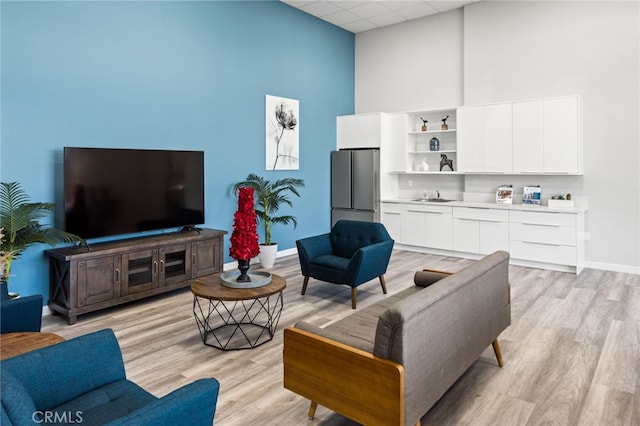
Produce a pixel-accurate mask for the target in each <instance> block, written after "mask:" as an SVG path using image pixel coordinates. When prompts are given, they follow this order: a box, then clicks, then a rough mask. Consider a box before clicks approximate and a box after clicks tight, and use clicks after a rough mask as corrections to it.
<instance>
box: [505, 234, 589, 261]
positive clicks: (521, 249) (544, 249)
mask: <svg viewBox="0 0 640 426" xmlns="http://www.w3.org/2000/svg"><path fill="white" fill-rule="evenodd" d="M510 252H511V257H513V258H514V259H525V260H531V261H535V262H545V263H554V264H558V265H570V266H576V263H577V262H576V259H577V249H576V248H575V247H570V246H562V245H552V244H541V243H532V242H526V241H513V240H512V241H511V245H510Z"/></svg>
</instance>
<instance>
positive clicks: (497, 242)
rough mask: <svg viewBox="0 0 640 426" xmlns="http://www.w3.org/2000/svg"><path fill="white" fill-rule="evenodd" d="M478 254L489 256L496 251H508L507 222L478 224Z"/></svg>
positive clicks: (483, 222)
mask: <svg viewBox="0 0 640 426" xmlns="http://www.w3.org/2000/svg"><path fill="white" fill-rule="evenodd" d="M478 231H479V241H480V245H479V247H478V253H480V254H490V253H493V252H494V251H498V250H507V251H508V250H509V222H489V221H482V222H480V223H479V229H478Z"/></svg>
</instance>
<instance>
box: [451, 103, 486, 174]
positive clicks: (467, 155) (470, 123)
mask: <svg viewBox="0 0 640 426" xmlns="http://www.w3.org/2000/svg"><path fill="white" fill-rule="evenodd" d="M456 116H457V120H458V131H457V134H458V170H459V171H461V172H466V173H481V172H484V144H485V141H484V113H483V107H481V106H479V107H465V108H459V109H458V111H457V113H456Z"/></svg>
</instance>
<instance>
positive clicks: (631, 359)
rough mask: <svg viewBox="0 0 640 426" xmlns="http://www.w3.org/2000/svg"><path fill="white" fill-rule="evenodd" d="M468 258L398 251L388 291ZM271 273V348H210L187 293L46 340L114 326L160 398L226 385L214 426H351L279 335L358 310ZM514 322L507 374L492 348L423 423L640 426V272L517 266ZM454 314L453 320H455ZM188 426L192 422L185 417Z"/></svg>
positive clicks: (141, 378) (341, 294)
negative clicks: (301, 384)
mask: <svg viewBox="0 0 640 426" xmlns="http://www.w3.org/2000/svg"><path fill="white" fill-rule="evenodd" d="M470 262H471V261H470V260H467V259H459V258H454V257H442V256H435V255H428V254H421V253H412V252H406V251H394V253H393V255H392V258H391V263H390V266H389V270H388V272H387V274H386V282H387V287H388V289H389V293H390V294H393V293H396V292H399V291H401V290H402V289H404V288H407V287H408V286H410V285H412V279H413V273H414V272H415V271H416V270H419V269H421V268H424V267H429V268H433V269H441V270H447V271H457V270H459V269H461V268H463V267H464V266H465V265H468V264H469V263H470ZM271 272H273V273H276V274H279V275H282V276H284V277H285V278H286V280H287V288H286V289H285V292H284V310H283V312H282V316H281V318H280V323H279V326H278V329H277V332H276V335H275V337H274V339H273V340H272V341H271V342H269V343H267V344H265V345H262V346H260V347H258V348H256V349H252V350H243V351H230V352H222V351H219V350H217V349H214V348H211V347H206V346H204V345H203V343H202V340H201V338H200V335H199V334H198V330H197V328H196V323H195V320H194V318H193V312H192V300H193V296H192V294H191V292H190V291H189V290H188V289H184V290H180V291H177V292H174V293H171V294H168V295H163V296H157V297H155V298H153V299H151V300H147V301H142V302H134V303H131V304H128V305H124V306H121V307H117V308H113V309H110V310H107V311H102V312H97V313H92V314H87V315H83V316H80V317H79V318H78V322H77V323H76V324H75V325H72V326H69V325H67V324H66V322H65V321H64V320H63V319H61V318H58V317H49V316H47V317H45V318H44V320H43V328H42V331H46V332H53V333H57V334H59V335H61V336H63V337H65V338H67V339H68V338H72V337H75V336H78V335H81V334H85V333H88V332H91V331H94V330H99V329H102V328H107V327H109V328H112V329H113V330H114V331H115V333H116V335H117V337H118V340H119V342H120V345H121V347H122V351H123V355H124V360H125V366H126V371H127V375H128V377H129V378H130V379H131V380H133V381H135V382H136V383H138V384H140V385H141V386H143V387H144V388H145V389H147V390H148V391H150V392H152V393H153V394H155V395H156V396H162V395H164V394H166V393H168V392H170V391H172V390H174V389H176V388H177V387H179V386H181V385H183V384H185V383H188V382H191V381H193V380H195V379H197V378H201V377H215V378H217V379H218V380H219V381H220V383H221V391H220V396H219V399H218V405H217V412H216V417H215V424H216V425H218V426H228V425H258V424H259V425H313V424H318V425H352V424H353V422H351V421H349V420H347V419H345V418H343V417H341V416H340V415H337V414H335V413H333V412H331V411H329V410H328V409H326V408H324V407H321V406H319V407H318V410H317V412H316V418H315V420H308V419H307V417H306V415H307V410H308V408H309V403H308V401H307V400H305V399H303V398H301V397H299V396H297V395H295V394H293V393H291V392H289V391H287V390H285V389H284V388H283V386H282V330H283V329H284V328H285V327H287V326H291V325H293V324H295V323H296V322H297V321H298V320H300V319H305V320H307V321H311V322H313V323H315V324H317V325H323V324H327V323H330V322H332V321H335V320H338V319H340V318H343V317H344V316H346V315H349V314H351V313H352V310H351V303H350V292H349V288H348V287H346V286H335V285H330V284H326V283H321V282H319V281H316V280H313V279H312V280H310V282H309V287H308V290H307V294H306V295H305V296H301V295H300V290H301V288H302V277H301V275H300V268H299V264H298V259H297V256H288V257H285V258H281V259H278V261H277V263H276V266H275V267H274V268H272V269H271ZM510 280H511V285H512V290H511V297H512V300H511V302H512V305H511V310H512V324H511V326H510V327H509V328H508V329H507V330H505V331H504V332H503V333H502V335H501V336H500V338H499V339H500V344H501V346H502V353H503V356H504V360H505V362H506V364H505V366H504V368H502V369H501V368H499V367H498V366H497V363H496V360H495V357H494V355H493V352H492V350H491V347H490V346H489V347H488V348H487V350H486V351H485V352H484V353H483V355H482V356H481V357H480V359H478V361H477V362H475V363H474V364H473V365H472V366H471V367H470V368H469V370H468V371H467V372H466V373H465V374H464V375H463V376H462V377H461V378H460V380H458V381H457V382H456V384H454V385H453V386H452V387H451V388H450V389H449V391H448V392H447V393H446V394H445V395H444V396H443V397H442V399H441V400H440V401H439V402H438V403H437V404H436V405H435V406H434V407H433V408H432V409H431V410H430V411H429V412H428V413H426V414H425V416H424V417H423V418H422V424H423V425H539V424H551V425H632V426H639V425H640V275H631V274H623V273H614V272H606V271H600V270H590V269H587V270H585V271H583V272H582V274H580V275H579V276H577V277H576V276H575V275H573V274H567V273H561V272H553V271H546V270H539V269H533V268H524V267H517V266H512V267H511V268H510ZM383 297H386V296H385V295H383V294H382V291H381V289H380V284H379V282H378V280H374V281H371V282H370V283H367V284H365V285H363V286H361V287H359V290H358V308H364V307H366V306H367V305H370V304H372V303H375V302H376V301H377V300H379V299H381V298H383ZM452 314H455V313H453V312H452ZM185 424H188V421H187V419H185Z"/></svg>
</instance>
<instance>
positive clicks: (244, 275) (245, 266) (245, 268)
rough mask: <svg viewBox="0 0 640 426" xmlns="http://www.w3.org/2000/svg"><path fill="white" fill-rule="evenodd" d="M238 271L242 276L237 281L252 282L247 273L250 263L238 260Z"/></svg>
mask: <svg viewBox="0 0 640 426" xmlns="http://www.w3.org/2000/svg"><path fill="white" fill-rule="evenodd" d="M238 269H239V270H240V275H238V278H236V281H237V282H239V283H249V282H251V277H250V276H249V275H248V274H247V271H248V270H249V261H248V260H238Z"/></svg>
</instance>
